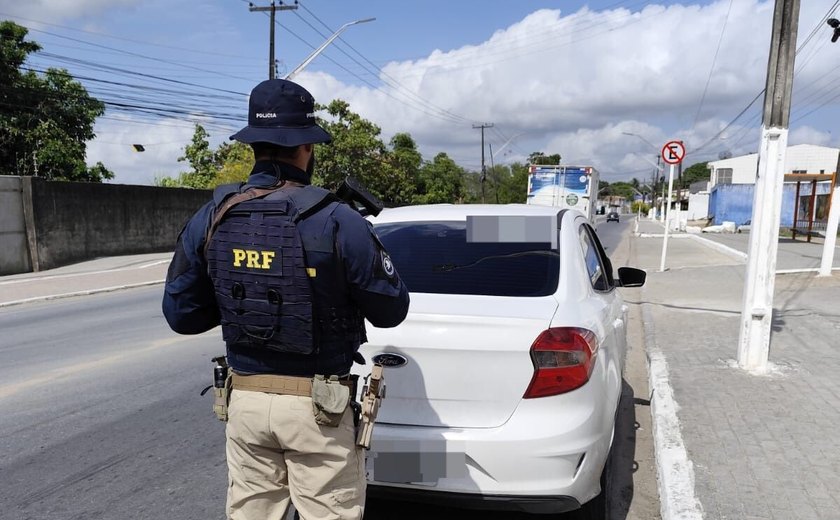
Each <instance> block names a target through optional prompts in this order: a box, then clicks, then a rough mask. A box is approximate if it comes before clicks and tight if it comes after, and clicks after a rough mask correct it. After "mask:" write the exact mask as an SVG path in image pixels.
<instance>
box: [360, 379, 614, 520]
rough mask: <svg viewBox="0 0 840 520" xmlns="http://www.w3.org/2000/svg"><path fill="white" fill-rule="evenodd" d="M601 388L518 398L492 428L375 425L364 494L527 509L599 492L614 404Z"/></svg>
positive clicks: (563, 504)
mask: <svg viewBox="0 0 840 520" xmlns="http://www.w3.org/2000/svg"><path fill="white" fill-rule="evenodd" d="M590 382H592V381H590ZM601 393H602V390H601V387H599V386H598V385H592V384H587V385H584V386H583V387H581V388H579V389H578V390H576V391H573V392H569V393H568V394H563V395H559V396H553V397H545V398H540V399H525V400H523V401H522V402H521V403H520V405H519V406H518V407H517V409H516V411H515V412H514V414H513V415H512V416H511V417H510V419H509V420H508V421H507V422H506V423H505V424H504V425H502V426H499V427H496V428H436V427H422V426H407V425H405V426H402V425H390V424H377V425H376V426H375V428H374V431H373V442H372V443H371V450H370V452H369V453H368V457H367V471H368V478H369V486H370V489H371V490H372V493H374V494H373V495H372V496H376V497H381V498H388V497H397V496H402V495H407V497H406V498H405V499H406V500H410V497H412V496H417V497H418V498H417V500H423V501H426V500H430V499H436V500H440V501H442V502H447V503H450V504H452V503H467V504H470V507H478V508H481V507H482V504H484V506H483V507H485V508H490V507H492V508H499V507H503V508H506V509H509V510H519V511H529V512H535V511H545V512H561V511H569V510H572V509H577V508H578V507H580V504H584V503H586V502H588V501H589V500H591V499H592V498H594V497H595V496H596V495H597V494H598V493H599V492H600V482H599V479H600V475H601V470H602V469H603V467H604V463H605V461H606V458H607V453H608V452H609V446H610V442H611V440H612V420H613V417H614V408H612V407H610V405H609V404H607V402H605V400H603V398H601V399H598V397H599V394H601ZM427 497H428V498H427ZM526 508H527V509H526Z"/></svg>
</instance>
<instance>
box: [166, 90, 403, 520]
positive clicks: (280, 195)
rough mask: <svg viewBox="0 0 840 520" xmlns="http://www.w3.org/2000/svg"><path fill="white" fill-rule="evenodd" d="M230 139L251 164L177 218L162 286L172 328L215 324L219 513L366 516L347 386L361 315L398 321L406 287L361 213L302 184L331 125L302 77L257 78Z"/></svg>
mask: <svg viewBox="0 0 840 520" xmlns="http://www.w3.org/2000/svg"><path fill="white" fill-rule="evenodd" d="M231 139H235V140H238V141H240V142H243V143H247V144H250V145H251V147H252V148H253V150H254V157H255V164H254V168H253V170H252V172H251V175H250V177H249V178H248V181H247V182H246V183H245V184H243V185H236V186H222V187H219V188H217V189H216V191H215V193H214V197H213V199H214V200H213V201H211V202H208V203H207V204H206V205H205V206H204V207H202V208H201V209H200V210H199V211H198V212H197V213H196V214H195V215H194V216H193V217H192V219H191V220H190V221H189V222H188V223H187V225H186V226H185V227H184V229H183V231H182V232H181V235H180V236H179V238H178V243H177V245H176V249H175V255H174V257H173V259H172V263H171V264H170V266H169V271H168V274H167V279H166V288H165V293H164V296H163V313H164V315H165V316H166V320H167V322H168V323H169V326H170V327H171V328H172V329H173V330H174V331H175V332H178V333H181V334H199V333H202V332H204V331H207V330H209V329H211V328H213V327H215V326H216V325H219V324H221V325H222V335H223V338H224V340H225V343H226V348H227V362H228V363H229V365H230V368H231V369H232V371H233V390H232V392H231V396H230V404H229V409H228V422H227V426H226V438H227V442H226V454H227V462H228V472H229V487H228V496H227V515H228V517H229V518H230V519H232V520H244V519H248V520H257V519H259V520H262V519H268V518H271V519H280V518H283V516H284V515H285V513H286V511H287V508H288V506H289V502H290V500H291V501H292V502H293V503H294V505H295V508H296V509H297V510H298V512H299V513H300V515H301V517H302V518H304V519H305V520H311V519H328V518H342V519H344V518H362V514H363V510H364V502H365V475H364V450H363V449H362V448H358V447H357V446H356V444H355V432H354V430H355V428H354V413H353V411H352V408H351V407H350V406H349V405H348V404H347V397H346V396H347V394H348V392H347V391H343V390H342V388H345V387H349V386H350V382H349V380H348V379H349V378H348V374H349V372H350V367H351V365H352V363H353V361H354V355H356V356H358V354H357V350H358V348H359V345H360V344H361V343H364V342H365V341H366V337H365V330H364V319H367V320H368V321H369V322H370V323H371V324H373V325H374V326H376V327H394V326H396V325H398V324H399V323H400V322H402V320H403V319H404V318H405V315H406V313H407V312H408V304H409V297H408V291H407V289H406V287H405V285H404V284H403V283H402V281H401V280H400V277H399V275H398V273H397V271H396V269H395V268H394V266H393V264H392V263H391V260H390V258H389V257H388V254H387V252H386V251H385V249H384V247H383V246H382V244H381V243H380V241H379V239H378V238H377V237H376V234H375V233H374V231H373V228H372V226H371V225H370V223H369V222H367V221H366V220H365V219H364V218H363V217H362V216H361V215H360V214H359V213H358V212H356V211H355V209H354V208H352V207H351V206H349V205H348V204H346V203H343V202H342V201H339V200H337V199H336V198H335V196H333V195H331V194H330V193H329V192H327V191H326V190H322V189H320V188H316V187H314V186H311V185H310V181H311V177H312V171H313V167H314V159H315V156H314V144H316V143H329V142H331V140H332V138H331V136H330V135H329V133H327V132H326V131H325V130H324V129H323V128H321V127H320V126H318V125H317V124H316V122H315V115H314V99H313V98H312V96H311V95H310V93H309V92H308V91H306V90H305V89H304V88H303V87H301V86H300V85H297V84H295V83H293V82H291V81H286V80H282V79H273V80H268V81H264V82H262V83H260V84H259V85H257V87H256V88H254V90H253V91H252V92H251V97H250V100H249V114H248V126H246V127H245V128H243V129H242V130H240V131H239V132H238V133H236V134H235V135H233V136H231ZM357 359H358V358H357ZM321 376H324V377H321ZM330 376H338V377H337V378H331V377H330ZM336 379H337V381H336ZM313 388H315V390H313ZM313 395H315V396H316V397H315V398H313Z"/></svg>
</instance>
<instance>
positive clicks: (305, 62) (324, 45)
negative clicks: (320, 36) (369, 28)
mask: <svg viewBox="0 0 840 520" xmlns="http://www.w3.org/2000/svg"><path fill="white" fill-rule="evenodd" d="M374 20H376V18H365V19H364V20H356V21H353V22H347V23H346V24H344V25H342V26H341V27H339V28H338V30H337V31H335V32H334V33H333V34H332V36H330V37H329V38H327V41H325V42H324V43H322V44H321V46H320V47H318V48H317V49H315V50H314V51H312V54H310V55H309V56H307V58H306V59H305V60H303V63H301V64H300V65H298V66H297V67H295V70H293V71H292V72H290V73H289V74H288V75H287V76H286V77H285V78H284V79H287V80H291V79H292V78H294V77H295V76H297V75H298V74H299V73H300V71H302V70H303V69H304V68H305V67H306V66H307V65H309V64H310V63H311V62H312V60H314V59H315V58H317V57H318V55H319V54H321V52H322V51H323V50H324V49H326V48H327V46H328V45H329V44H331V43H332V42H333V40H335V39H336V38H338V36H339V35H340V34H341V33H342V32H344V29H347V28H348V27H350V26H351V25H358V24H360V23H367V22H372V21H374Z"/></svg>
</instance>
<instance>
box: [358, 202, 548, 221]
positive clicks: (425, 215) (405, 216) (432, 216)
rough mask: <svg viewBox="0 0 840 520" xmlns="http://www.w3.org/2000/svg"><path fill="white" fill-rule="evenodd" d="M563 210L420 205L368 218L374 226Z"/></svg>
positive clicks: (480, 205)
mask: <svg viewBox="0 0 840 520" xmlns="http://www.w3.org/2000/svg"><path fill="white" fill-rule="evenodd" d="M562 210H563V208H558V207H556V206H539V205H535V204H534V205H532V204H421V205H417V206H403V207H400V208H388V209H385V210H383V211H382V213H380V214H379V216H377V217H368V218H369V219H370V221H371V222H373V223H374V224H383V223H389V222H418V221H459V220H464V221H465V220H467V216H477V215H504V216H540V215H547V216H553V215H557V214H558V213H560V211H562Z"/></svg>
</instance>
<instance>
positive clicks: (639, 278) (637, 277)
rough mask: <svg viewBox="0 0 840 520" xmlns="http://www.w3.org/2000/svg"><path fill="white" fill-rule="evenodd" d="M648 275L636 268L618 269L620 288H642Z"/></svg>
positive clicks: (618, 284)
mask: <svg viewBox="0 0 840 520" xmlns="http://www.w3.org/2000/svg"><path fill="white" fill-rule="evenodd" d="M646 278H647V273H646V272H644V271H642V270H641V269H636V268H635V267H619V268H618V283H617V284H616V285H617V286H618V287H641V286H643V285H644V284H645V279H646Z"/></svg>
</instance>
